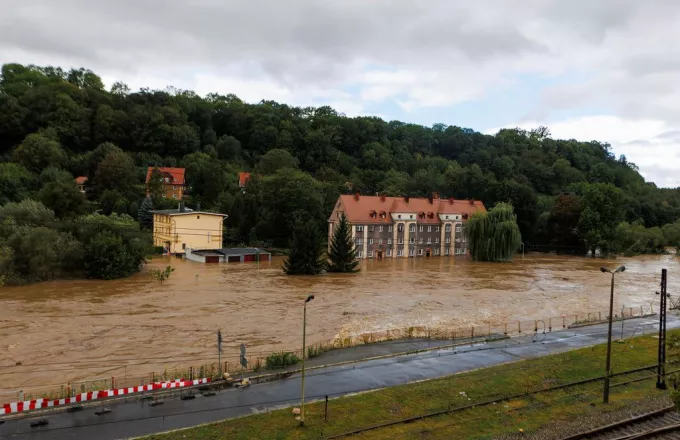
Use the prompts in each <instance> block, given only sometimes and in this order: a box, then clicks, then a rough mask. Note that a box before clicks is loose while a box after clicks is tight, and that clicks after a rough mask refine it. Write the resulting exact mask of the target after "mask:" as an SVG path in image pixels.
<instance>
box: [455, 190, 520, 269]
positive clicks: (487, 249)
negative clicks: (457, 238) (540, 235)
mask: <svg viewBox="0 0 680 440" xmlns="http://www.w3.org/2000/svg"><path fill="white" fill-rule="evenodd" d="M465 233H466V235H467V238H468V243H469V246H470V254H471V255H472V258H474V259H475V260H478V261H510V260H512V254H513V253H514V252H515V251H516V250H517V248H518V247H519V245H520V244H521V242H522V235H521V234H520V232H519V226H517V216H516V215H515V212H514V209H513V207H512V205H510V204H509V203H499V204H497V205H496V206H494V207H493V209H491V210H490V211H489V212H477V213H476V214H474V215H473V216H472V217H471V218H470V220H469V221H468V223H467V225H466V226H465Z"/></svg>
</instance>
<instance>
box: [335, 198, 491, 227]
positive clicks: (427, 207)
mask: <svg viewBox="0 0 680 440" xmlns="http://www.w3.org/2000/svg"><path fill="white" fill-rule="evenodd" d="M340 201H341V202H342V206H343V207H344V213H345V215H346V216H347V220H349V221H350V223H391V222H392V218H391V217H390V215H389V214H390V213H407V214H414V215H415V220H417V221H418V222H419V223H425V224H427V223H432V224H435V223H440V219H439V214H468V215H472V214H474V213H475V212H477V211H486V208H485V207H484V204H483V203H482V202H481V201H479V200H474V201H472V203H470V201H469V200H454V199H433V200H432V203H430V200H429V199H426V198H413V197H411V198H409V199H408V202H407V201H406V198H404V197H382V196H359V197H358V199H357V196H354V195H342V196H340ZM371 211H376V212H378V213H380V212H381V211H385V212H386V213H387V217H386V218H385V219H381V218H380V215H378V216H376V218H373V217H372V216H371ZM421 213H422V214H424V216H422V217H421ZM331 217H332V215H331ZM331 220H335V219H333V218H331Z"/></svg>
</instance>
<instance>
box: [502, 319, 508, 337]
mask: <svg viewBox="0 0 680 440" xmlns="http://www.w3.org/2000/svg"><path fill="white" fill-rule="evenodd" d="M503 335H505V336H508V323H507V322H506V323H505V332H504V333H503Z"/></svg>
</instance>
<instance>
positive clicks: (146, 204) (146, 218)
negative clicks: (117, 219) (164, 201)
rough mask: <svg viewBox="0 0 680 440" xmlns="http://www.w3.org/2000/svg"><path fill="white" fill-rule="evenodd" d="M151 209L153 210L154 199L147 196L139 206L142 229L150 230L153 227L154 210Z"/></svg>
mask: <svg viewBox="0 0 680 440" xmlns="http://www.w3.org/2000/svg"><path fill="white" fill-rule="evenodd" d="M151 211H153V201H152V200H151V197H147V198H145V199H144V201H143V202H142V204H141V205H140V206H139V212H138V214H137V216H138V218H139V224H140V226H141V227H142V229H149V230H150V229H152V228H153V212H151Z"/></svg>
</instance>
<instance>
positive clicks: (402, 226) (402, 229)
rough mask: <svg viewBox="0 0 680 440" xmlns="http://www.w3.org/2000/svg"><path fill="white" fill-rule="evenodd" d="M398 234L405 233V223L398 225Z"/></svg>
mask: <svg viewBox="0 0 680 440" xmlns="http://www.w3.org/2000/svg"><path fill="white" fill-rule="evenodd" d="M397 232H404V224H403V223H399V224H398V225H397Z"/></svg>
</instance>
